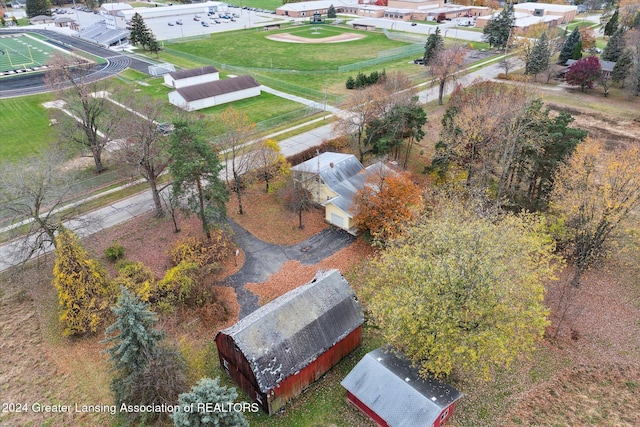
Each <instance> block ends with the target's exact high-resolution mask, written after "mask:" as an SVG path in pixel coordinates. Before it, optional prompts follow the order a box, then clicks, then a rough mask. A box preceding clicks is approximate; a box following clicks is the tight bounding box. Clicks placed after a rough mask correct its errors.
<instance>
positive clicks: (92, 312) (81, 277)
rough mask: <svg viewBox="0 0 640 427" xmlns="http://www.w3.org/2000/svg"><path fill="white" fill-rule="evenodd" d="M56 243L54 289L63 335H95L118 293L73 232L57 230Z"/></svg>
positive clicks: (63, 229) (61, 228) (62, 228)
mask: <svg viewBox="0 0 640 427" xmlns="http://www.w3.org/2000/svg"><path fill="white" fill-rule="evenodd" d="M56 242H57V243H56V249H55V252H54V253H55V265H54V267H53V277H54V278H53V285H54V286H55V287H56V289H57V291H58V301H59V304H60V307H61V313H60V317H59V319H60V322H61V324H62V326H63V328H64V330H63V334H64V335H67V336H68V335H84V334H88V333H94V332H96V330H97V329H98V326H100V324H101V323H102V321H103V320H104V318H105V315H106V313H107V310H108V308H109V305H110V302H111V301H112V300H113V299H114V297H115V295H116V294H117V292H114V291H113V289H112V287H111V286H110V285H109V281H108V278H107V274H106V272H105V270H104V268H102V266H100V265H99V264H98V262H97V261H96V260H94V259H91V258H89V255H88V254H87V251H86V250H85V249H84V248H83V247H82V245H81V244H80V241H79V240H78V238H77V237H76V236H75V235H74V234H73V233H72V232H70V231H69V230H67V229H66V228H64V227H60V228H59V231H58V235H57V236H56Z"/></svg>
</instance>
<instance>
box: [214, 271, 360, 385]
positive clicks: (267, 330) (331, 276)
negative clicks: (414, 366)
mask: <svg viewBox="0 0 640 427" xmlns="http://www.w3.org/2000/svg"><path fill="white" fill-rule="evenodd" d="M363 321H364V316H363V314H362V308H361V306H360V302H359V301H358V300H357V298H356V296H355V294H354V292H353V290H352V289H351V287H350V286H349V283H347V281H346V280H345V279H344V278H343V277H342V275H341V274H340V272H339V271H338V270H330V271H327V272H318V274H317V275H316V277H315V279H313V280H312V281H311V282H309V283H307V284H306V285H303V286H300V287H298V288H297V289H294V290H292V291H290V292H287V293H286V294H284V295H282V296H281V297H279V298H277V299H275V300H273V301H271V302H270V303H268V304H266V305H264V306H262V307H261V308H259V309H258V310H256V311H254V312H253V313H251V314H250V315H248V316H247V317H245V318H243V319H242V320H240V321H239V322H238V323H236V324H235V325H233V326H231V327H230V328H227V329H225V330H223V331H220V333H221V334H226V335H229V336H230V337H232V338H233V340H234V342H235V344H236V345H237V346H238V348H239V349H240V351H242V353H243V354H244V356H245V357H246V359H247V361H248V362H249V364H250V365H251V369H252V371H253V372H254V374H255V376H256V380H257V382H258V385H259V387H260V390H261V391H262V392H263V393H266V392H267V391H268V390H270V389H272V388H273V387H275V386H276V385H277V384H279V383H280V382H281V381H282V380H284V379H285V378H287V377H289V376H291V375H293V374H295V373H296V372H298V371H300V370H301V369H302V368H304V367H305V366H307V365H309V363H311V362H312V361H314V360H315V359H316V358H317V357H318V356H320V355H321V354H322V353H324V352H325V351H327V350H328V349H329V348H331V347H332V346H334V345H335V344H336V343H338V342H339V341H341V340H342V339H343V338H345V337H346V336H347V335H349V334H350V333H351V332H353V331H354V330H355V329H357V328H358V327H359V326H360V325H362V323H363Z"/></svg>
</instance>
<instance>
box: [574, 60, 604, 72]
mask: <svg viewBox="0 0 640 427" xmlns="http://www.w3.org/2000/svg"><path fill="white" fill-rule="evenodd" d="M598 61H600V69H601V70H602V71H608V72H612V71H613V67H615V66H616V63H615V62H614V61H603V60H602V59H600V58H598ZM576 62H578V60H576V59H568V60H567V67H571V66H572V65H573V64H575V63H576Z"/></svg>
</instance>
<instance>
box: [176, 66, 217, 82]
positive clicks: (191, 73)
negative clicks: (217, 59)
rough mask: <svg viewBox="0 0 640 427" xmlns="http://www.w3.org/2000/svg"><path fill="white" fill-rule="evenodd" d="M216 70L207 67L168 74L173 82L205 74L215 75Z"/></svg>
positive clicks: (212, 67)
mask: <svg viewBox="0 0 640 427" xmlns="http://www.w3.org/2000/svg"><path fill="white" fill-rule="evenodd" d="M217 72H218V69H217V68H216V67H214V66H212V65H207V66H204V67H199V68H189V69H186V70H180V71H172V72H171V73H169V75H170V76H171V77H173V79H174V80H180V79H186V78H189V77H195V76H202V75H205V74H215V73H217Z"/></svg>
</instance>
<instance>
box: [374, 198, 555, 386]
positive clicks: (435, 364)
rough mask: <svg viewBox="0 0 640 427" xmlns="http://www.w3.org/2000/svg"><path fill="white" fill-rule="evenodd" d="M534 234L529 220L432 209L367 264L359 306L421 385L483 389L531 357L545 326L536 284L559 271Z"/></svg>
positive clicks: (537, 225) (549, 248) (535, 224)
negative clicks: (471, 380)
mask: <svg viewBox="0 0 640 427" xmlns="http://www.w3.org/2000/svg"><path fill="white" fill-rule="evenodd" d="M542 228H543V227H542V223H541V221H540V220H539V219H538V218H537V217H535V216H532V215H525V216H521V217H518V216H514V215H503V216H502V217H500V218H480V217H477V216H474V215H473V214H471V213H469V211H468V210H464V209H462V208H459V207H453V206H447V207H444V208H439V209H437V210H436V211H435V212H434V213H433V216H432V218H431V219H429V220H425V221H424V222H422V223H421V224H419V225H417V226H415V227H413V228H410V229H409V230H408V231H407V233H406V236H407V237H405V238H402V239H400V240H396V241H394V242H392V243H393V244H391V245H389V246H388V247H387V248H386V249H385V250H384V251H383V252H382V254H381V256H380V257H379V258H378V259H376V260H375V261H373V262H372V263H371V272H372V273H371V274H370V276H369V277H368V278H367V281H366V282H365V285H364V295H363V296H364V298H365V301H367V302H368V306H369V309H370V310H371V313H372V315H373V317H374V319H375V322H376V323H377V324H378V325H379V326H380V327H381V328H382V330H383V335H384V338H385V339H386V340H387V341H388V342H389V343H390V344H391V345H392V346H393V347H394V348H396V349H398V350H400V351H402V352H404V353H405V354H406V355H407V356H408V357H409V358H410V359H411V360H412V361H413V362H415V363H416V364H418V365H420V366H421V371H420V372H421V374H422V375H423V376H425V377H426V376H428V375H435V376H436V377H442V376H447V375H449V374H451V373H452V372H453V371H456V372H457V373H460V374H464V375H470V376H476V377H479V378H485V379H489V378H490V376H491V372H492V370H493V369H494V368H495V367H499V366H504V365H508V364H509V363H510V362H511V361H513V359H514V358H515V357H516V356H518V355H519V354H521V353H527V352H529V351H531V350H532V349H533V348H534V346H535V345H536V342H537V341H538V340H539V339H541V338H542V335H543V333H544V330H545V328H546V326H547V325H548V324H549V322H548V321H547V315H548V310H547V308H546V307H545V306H544V304H543V297H544V285H543V282H544V281H546V280H549V279H552V278H553V277H554V274H555V269H556V266H557V264H556V263H555V262H554V261H555V260H556V257H555V256H554V255H553V244H552V240H551V239H550V238H549V237H548V236H547V235H545V234H543V232H542V231H541V230H542Z"/></svg>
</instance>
